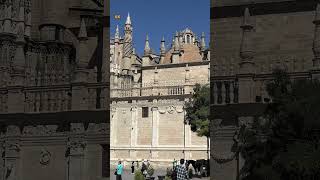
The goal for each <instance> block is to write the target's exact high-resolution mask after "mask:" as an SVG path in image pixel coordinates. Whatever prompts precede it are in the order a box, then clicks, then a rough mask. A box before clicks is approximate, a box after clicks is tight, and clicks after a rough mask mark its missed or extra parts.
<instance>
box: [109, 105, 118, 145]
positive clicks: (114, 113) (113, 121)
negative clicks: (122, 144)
mask: <svg viewBox="0 0 320 180" xmlns="http://www.w3.org/2000/svg"><path fill="white" fill-rule="evenodd" d="M117 121H118V116H117V108H115V107H113V108H111V127H112V128H111V129H110V130H111V146H116V144H117Z"/></svg>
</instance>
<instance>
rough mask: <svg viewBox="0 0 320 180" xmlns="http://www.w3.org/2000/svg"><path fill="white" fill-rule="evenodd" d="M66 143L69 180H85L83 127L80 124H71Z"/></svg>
mask: <svg viewBox="0 0 320 180" xmlns="http://www.w3.org/2000/svg"><path fill="white" fill-rule="evenodd" d="M70 131H71V132H70V135H69V141H68V149H69V156H68V157H69V163H68V165H69V174H68V175H69V177H68V179H69V180H84V179H85V174H84V173H85V156H84V154H85V149H86V143H85V141H84V126H83V124H82V123H72V124H71V130H70Z"/></svg>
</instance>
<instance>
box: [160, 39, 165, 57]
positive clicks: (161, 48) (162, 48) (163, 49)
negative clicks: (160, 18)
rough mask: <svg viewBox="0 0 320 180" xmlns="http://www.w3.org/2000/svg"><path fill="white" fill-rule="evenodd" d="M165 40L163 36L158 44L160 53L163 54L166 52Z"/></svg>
mask: <svg viewBox="0 0 320 180" xmlns="http://www.w3.org/2000/svg"><path fill="white" fill-rule="evenodd" d="M164 43H165V41H164V37H162V40H161V44H160V55H161V56H164V54H165V53H166V47H165V44H164Z"/></svg>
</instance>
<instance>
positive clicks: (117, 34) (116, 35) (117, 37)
mask: <svg viewBox="0 0 320 180" xmlns="http://www.w3.org/2000/svg"><path fill="white" fill-rule="evenodd" d="M119 34H120V33H119V26H118V25H117V28H116V33H115V35H114V39H118V40H119Z"/></svg>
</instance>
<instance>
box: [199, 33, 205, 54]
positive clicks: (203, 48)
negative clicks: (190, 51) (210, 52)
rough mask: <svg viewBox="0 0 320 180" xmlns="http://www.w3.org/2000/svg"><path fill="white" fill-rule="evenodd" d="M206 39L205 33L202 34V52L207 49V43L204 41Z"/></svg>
mask: <svg viewBox="0 0 320 180" xmlns="http://www.w3.org/2000/svg"><path fill="white" fill-rule="evenodd" d="M204 38H205V35H204V32H202V34H201V45H200V48H201V51H204V50H205V48H206V43H205V41H204Z"/></svg>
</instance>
